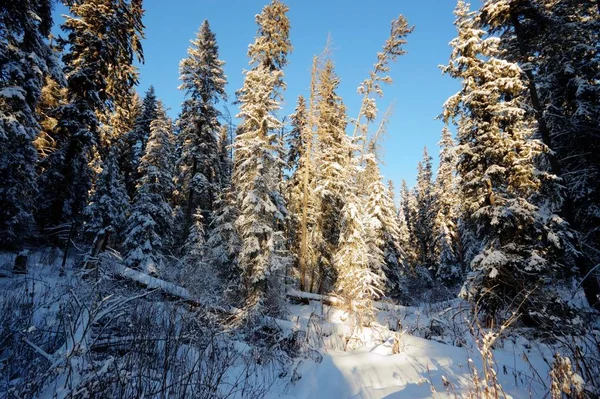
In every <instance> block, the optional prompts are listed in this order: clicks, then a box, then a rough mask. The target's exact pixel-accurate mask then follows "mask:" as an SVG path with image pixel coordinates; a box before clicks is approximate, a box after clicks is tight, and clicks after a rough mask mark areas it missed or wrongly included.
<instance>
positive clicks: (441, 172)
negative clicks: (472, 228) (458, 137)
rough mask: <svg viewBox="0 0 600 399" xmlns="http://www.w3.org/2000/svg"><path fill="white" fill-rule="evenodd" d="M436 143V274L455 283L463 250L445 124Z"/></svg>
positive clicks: (451, 143)
mask: <svg viewBox="0 0 600 399" xmlns="http://www.w3.org/2000/svg"><path fill="white" fill-rule="evenodd" d="M439 146H440V147H441V151H440V163H439V167H438V172H437V177H436V180H435V188H434V189H435V199H436V206H435V212H436V214H435V219H434V221H433V229H434V243H435V249H434V254H435V256H436V262H435V277H436V278H437V279H439V280H440V281H442V282H444V283H446V284H455V283H456V282H458V281H459V280H460V278H461V277H462V271H461V269H462V268H461V266H462V264H461V263H462V253H461V252H462V250H461V243H460V236H459V233H458V215H457V213H458V198H457V191H456V190H457V184H456V183H457V181H456V180H457V179H456V177H455V168H456V166H455V164H456V148H455V143H454V140H453V139H452V133H451V132H450V130H449V129H448V128H446V127H444V129H443V131H442V139H441V140H440V142H439Z"/></svg>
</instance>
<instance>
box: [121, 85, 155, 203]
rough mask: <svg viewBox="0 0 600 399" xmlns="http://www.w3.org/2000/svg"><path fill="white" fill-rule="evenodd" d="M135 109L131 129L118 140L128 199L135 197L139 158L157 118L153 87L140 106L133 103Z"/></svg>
mask: <svg viewBox="0 0 600 399" xmlns="http://www.w3.org/2000/svg"><path fill="white" fill-rule="evenodd" d="M134 104H135V106H136V107H137V109H138V110H137V113H138V115H137V117H136V118H135V122H134V124H133V128H132V129H131V130H130V131H129V132H127V133H126V134H125V136H124V137H123V138H122V139H121V140H120V143H119V147H120V148H121V151H120V162H119V163H120V165H121V170H122V171H123V176H124V178H125V185H126V187H127V193H128V194H129V197H130V198H132V199H133V198H134V196H135V186H136V184H137V181H138V179H139V177H140V176H139V175H138V166H139V163H140V158H142V156H143V155H144V150H145V148H146V143H147V141H148V136H150V124H151V123H152V121H153V120H155V119H156V117H157V105H158V103H157V99H156V93H155V91H154V86H150V87H149V88H148V90H147V91H146V93H145V95H144V99H143V100H142V102H141V104H138V103H137V102H136V101H134Z"/></svg>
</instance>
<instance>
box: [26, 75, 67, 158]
mask: <svg viewBox="0 0 600 399" xmlns="http://www.w3.org/2000/svg"><path fill="white" fill-rule="evenodd" d="M60 73H61V74H62V71H61V72H60ZM63 78H64V77H63ZM65 84H66V82H64V79H56V78H54V77H52V76H51V75H48V76H46V79H45V82H44V86H43V87H42V92H41V97H40V101H39V103H38V104H37V107H36V117H37V120H38V123H39V124H40V128H41V129H40V132H39V133H38V136H37V137H36V138H35V140H34V142H33V144H34V145H35V148H36V149H37V151H38V158H39V162H38V169H39V170H43V169H44V166H43V165H44V159H45V158H46V157H47V156H48V155H49V154H50V153H52V152H53V151H55V150H56V149H57V148H60V143H61V142H62V140H61V138H59V137H56V135H55V129H56V125H57V124H58V120H57V119H56V115H55V110H56V109H58V108H59V107H60V106H62V105H65V104H66V99H67V89H66V87H64V85H65Z"/></svg>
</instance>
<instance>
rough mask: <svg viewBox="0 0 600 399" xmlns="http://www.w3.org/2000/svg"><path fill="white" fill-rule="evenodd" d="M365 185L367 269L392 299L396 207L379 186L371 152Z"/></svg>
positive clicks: (396, 285) (396, 283)
mask: <svg viewBox="0 0 600 399" xmlns="http://www.w3.org/2000/svg"><path fill="white" fill-rule="evenodd" d="M365 163H366V169H365V172H364V173H365V177H364V179H365V181H367V182H369V184H368V185H367V190H366V194H367V198H366V199H365V212H366V216H367V218H368V219H367V220H368V222H367V224H366V226H365V227H366V240H367V244H368V246H369V258H370V259H369V266H370V268H371V270H372V271H373V272H374V273H376V274H378V275H379V276H380V277H381V280H382V283H383V284H382V285H383V287H382V288H385V292H386V293H388V294H390V295H396V294H397V292H398V291H399V289H400V278H401V277H400V276H401V264H402V262H403V260H402V256H401V252H400V247H399V241H400V226H399V225H398V218H397V211H396V205H395V204H394V201H393V197H392V195H391V192H390V191H389V189H388V188H387V187H385V185H384V184H383V180H382V176H381V173H380V171H379V166H378V165H377V158H376V157H375V154H374V151H373V150H372V151H371V152H370V153H369V154H367V156H366V159H365Z"/></svg>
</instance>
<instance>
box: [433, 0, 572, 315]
mask: <svg viewBox="0 0 600 399" xmlns="http://www.w3.org/2000/svg"><path fill="white" fill-rule="evenodd" d="M456 15H457V20H456V26H457V28H458V37H457V38H456V39H454V40H453V41H452V42H451V45H452V47H453V51H452V56H451V60H450V63H449V65H448V66H447V67H445V68H444V69H443V70H444V72H445V73H448V74H450V75H451V76H452V77H455V78H457V79H460V80H461V85H462V87H461V90H460V91H459V92H458V93H457V94H456V95H454V96H452V97H451V98H450V99H449V100H448V101H447V102H446V105H445V111H444V117H445V119H446V120H447V121H448V120H451V119H452V118H456V119H457V123H458V147H457V156H458V159H459V161H458V165H457V170H458V173H459V174H460V176H461V179H462V180H461V203H462V205H463V211H462V212H463V214H464V215H468V216H469V218H470V219H471V226H472V228H473V229H474V234H475V235H476V236H477V238H478V239H479V241H480V242H481V243H482V249H481V251H480V252H479V254H477V256H475V258H474V259H473V261H472V262H471V269H472V271H471V272H470V274H469V276H468V279H467V282H466V283H465V286H464V287H463V292H462V295H463V296H465V297H467V298H469V299H470V300H472V301H474V302H476V303H478V308H479V310H481V311H482V312H484V313H486V314H487V315H488V316H489V317H493V316H495V317H499V318H502V317H503V316H505V315H506V314H505V313H503V312H506V311H508V312H510V311H515V310H517V309H520V310H521V311H523V312H524V313H525V315H526V318H525V321H536V322H543V321H548V319H547V317H548V315H547V313H546V312H548V310H549V308H550V307H554V306H560V301H559V299H558V298H557V297H556V296H555V295H554V294H553V293H554V292H555V285H556V284H558V282H559V281H560V279H561V278H564V275H563V276H561V275H559V274H557V271H558V270H564V266H563V265H562V264H561V263H560V261H561V255H562V253H563V252H564V245H565V241H566V240H565V238H566V231H565V228H564V226H563V224H564V222H563V221H562V219H560V218H559V217H558V216H557V215H555V214H553V213H552V210H553V207H552V204H549V203H548V201H546V204H544V205H537V204H536V197H537V194H538V193H539V190H540V187H541V184H542V181H541V179H542V178H543V177H544V176H545V174H546V173H545V172H544V171H543V170H539V169H538V168H536V159H537V158H538V157H540V156H541V155H542V153H543V151H544V150H545V149H544V146H543V144H542V143H541V142H540V141H538V140H536V139H534V138H532V137H531V136H532V133H533V131H534V126H535V124H534V122H533V121H532V119H531V117H530V116H529V115H528V114H527V112H526V110H525V109H523V108H522V104H523V103H524V95H525V93H526V88H527V87H526V85H525V83H524V79H523V71H522V70H521V68H519V67H518V66H517V65H516V64H514V63H512V62H509V61H506V60H503V59H501V58H499V55H500V50H499V48H498V44H499V43H498V38H497V37H494V36H489V37H486V36H485V31H483V30H481V29H480V28H479V27H478V26H477V24H476V23H475V21H476V18H477V15H476V14H475V13H472V12H470V11H469V9H468V6H467V5H465V3H464V2H462V1H460V2H459V3H458V6H457V9H456ZM554 206H556V204H554ZM521 304H522V306H521Z"/></svg>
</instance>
